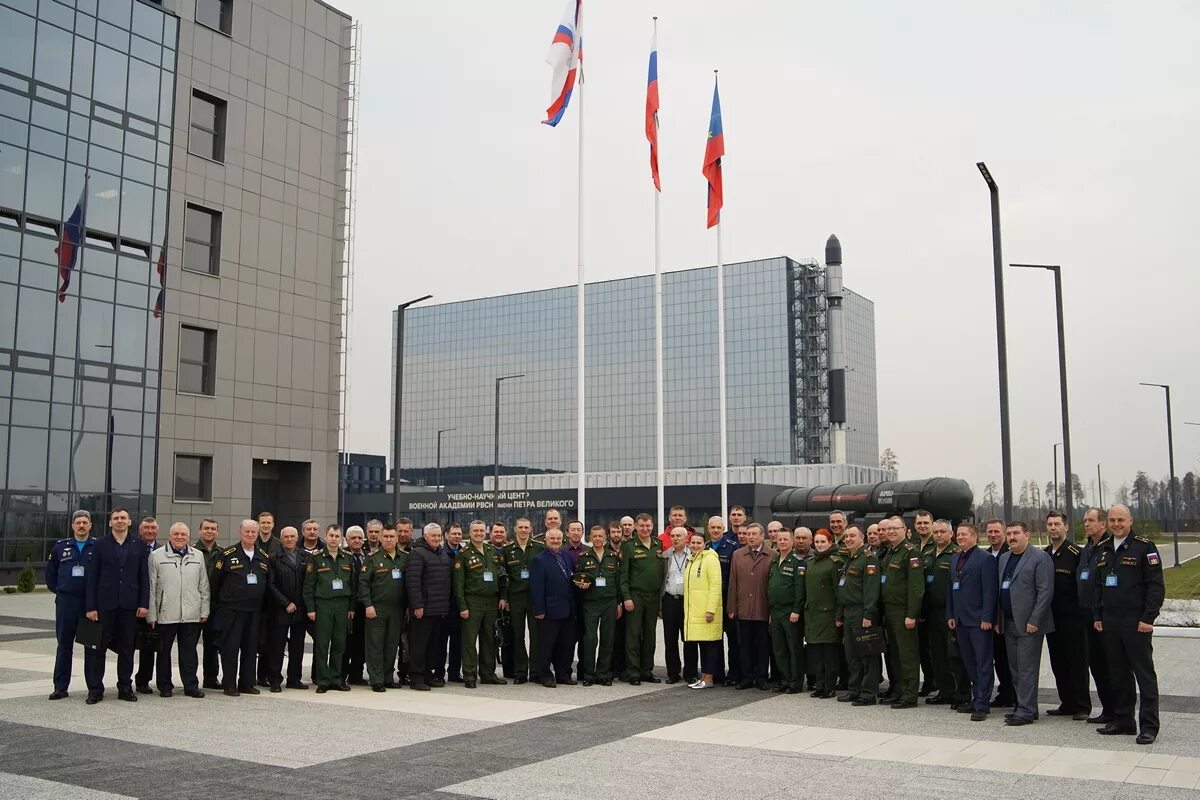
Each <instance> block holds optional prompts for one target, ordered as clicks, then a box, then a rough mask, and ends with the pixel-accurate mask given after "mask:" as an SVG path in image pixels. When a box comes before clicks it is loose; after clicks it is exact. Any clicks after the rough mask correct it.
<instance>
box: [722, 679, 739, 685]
mask: <svg viewBox="0 0 1200 800" xmlns="http://www.w3.org/2000/svg"><path fill="white" fill-rule="evenodd" d="M722 683H724V684H725V685H726V686H737V685H738V682H737V680H736V679H734V678H726V679H725V680H724V681H722Z"/></svg>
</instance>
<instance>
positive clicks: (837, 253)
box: [825, 235, 842, 264]
mask: <svg viewBox="0 0 1200 800" xmlns="http://www.w3.org/2000/svg"><path fill="white" fill-rule="evenodd" d="M825 263H826V264H841V263H842V243H841V242H839V241H838V238H837V236H834V235H830V237H829V241H827V242H825Z"/></svg>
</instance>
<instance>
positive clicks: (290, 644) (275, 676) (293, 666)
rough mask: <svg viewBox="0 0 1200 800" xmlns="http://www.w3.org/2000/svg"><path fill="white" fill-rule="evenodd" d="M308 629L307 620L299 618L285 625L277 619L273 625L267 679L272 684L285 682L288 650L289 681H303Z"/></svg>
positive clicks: (276, 684)
mask: <svg viewBox="0 0 1200 800" xmlns="http://www.w3.org/2000/svg"><path fill="white" fill-rule="evenodd" d="M307 630H308V626H307V625H306V624H305V620H297V621H295V622H292V623H291V624H288V625H285V624H283V623H280V622H279V621H276V622H275V624H274V625H272V626H271V651H270V666H269V668H268V669H267V680H268V681H269V682H270V684H271V685H272V686H280V685H282V683H283V654H284V651H285V650H286V651H287V682H288V683H290V684H297V683H300V682H301V680H300V679H301V671H302V669H303V667H304V635H305V632H306V631H307Z"/></svg>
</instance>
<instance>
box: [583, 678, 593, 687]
mask: <svg viewBox="0 0 1200 800" xmlns="http://www.w3.org/2000/svg"><path fill="white" fill-rule="evenodd" d="M594 683H595V681H593V680H590V679H588V678H584V679H583V685H584V686H591V685H592V684H594Z"/></svg>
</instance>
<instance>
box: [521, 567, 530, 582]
mask: <svg viewBox="0 0 1200 800" xmlns="http://www.w3.org/2000/svg"><path fill="white" fill-rule="evenodd" d="M521 580H523V581H527V580H529V570H527V569H523V570H521Z"/></svg>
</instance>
